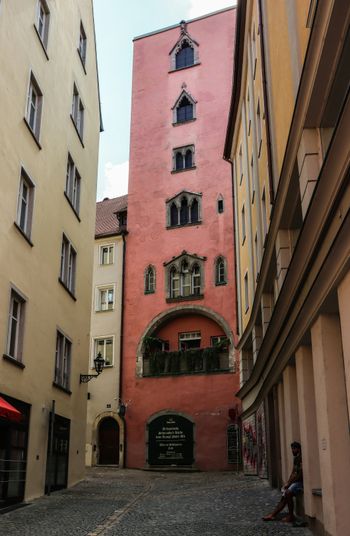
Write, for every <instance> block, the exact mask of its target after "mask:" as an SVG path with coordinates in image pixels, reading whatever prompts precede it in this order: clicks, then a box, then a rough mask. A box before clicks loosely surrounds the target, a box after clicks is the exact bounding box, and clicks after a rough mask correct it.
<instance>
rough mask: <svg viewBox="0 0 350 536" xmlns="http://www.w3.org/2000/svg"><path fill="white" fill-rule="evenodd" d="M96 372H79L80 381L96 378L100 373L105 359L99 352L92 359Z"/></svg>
mask: <svg viewBox="0 0 350 536" xmlns="http://www.w3.org/2000/svg"><path fill="white" fill-rule="evenodd" d="M94 364H95V370H96V374H80V383H88V382H89V381H90V380H92V378H97V376H99V375H100V374H101V372H102V371H103V369H104V366H105V360H104V359H103V357H102V354H101V352H99V353H98V354H97V356H96V357H95V359H94Z"/></svg>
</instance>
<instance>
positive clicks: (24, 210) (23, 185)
mask: <svg viewBox="0 0 350 536" xmlns="http://www.w3.org/2000/svg"><path fill="white" fill-rule="evenodd" d="M33 204H34V184H33V183H32V181H31V180H30V178H29V177H28V175H27V173H26V172H25V171H24V169H23V168H22V169H21V178H20V183H19V193H18V203H17V221H16V223H17V225H18V227H19V228H20V229H21V231H23V233H24V234H25V235H26V236H27V237H28V238H30V232H31V229H32V215H33Z"/></svg>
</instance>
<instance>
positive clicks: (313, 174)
mask: <svg viewBox="0 0 350 536" xmlns="http://www.w3.org/2000/svg"><path fill="white" fill-rule="evenodd" d="M321 154H322V153H321V143H320V137H319V132H318V130H317V129H315V128H306V129H304V130H303V133H302V136H301V141H300V145H299V149H298V168H299V187H300V198H301V210H302V214H303V218H305V215H306V212H307V209H308V207H309V204H310V200H311V196H312V193H313V191H314V188H315V186H316V183H317V179H318V175H319V172H320V169H321V164H322V156H321Z"/></svg>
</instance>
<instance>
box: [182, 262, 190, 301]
mask: <svg viewBox="0 0 350 536" xmlns="http://www.w3.org/2000/svg"><path fill="white" fill-rule="evenodd" d="M191 279H192V278H191V273H190V270H189V266H188V262H187V261H183V263H182V265H181V296H190V295H191V282H192V281H191Z"/></svg>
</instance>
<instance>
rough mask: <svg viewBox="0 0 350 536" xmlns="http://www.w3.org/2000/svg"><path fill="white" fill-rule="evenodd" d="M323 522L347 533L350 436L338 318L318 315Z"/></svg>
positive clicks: (315, 345)
mask: <svg viewBox="0 0 350 536" xmlns="http://www.w3.org/2000/svg"><path fill="white" fill-rule="evenodd" d="M311 340H312V357H313V367H314V378H315V398H316V414H317V429H318V442H319V453H320V465H321V468H322V469H321V482H322V504H323V523H324V528H325V530H326V531H327V533H328V534H331V535H332V536H344V535H345V534H348V533H349V527H350V507H349V483H350V437H349V416H348V409H347V399H346V388H345V378H344V361H343V354H342V344H341V331H340V323H339V317H338V316H336V315H320V316H319V317H318V319H317V320H316V322H315V323H314V325H313V326H312V328H311Z"/></svg>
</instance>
